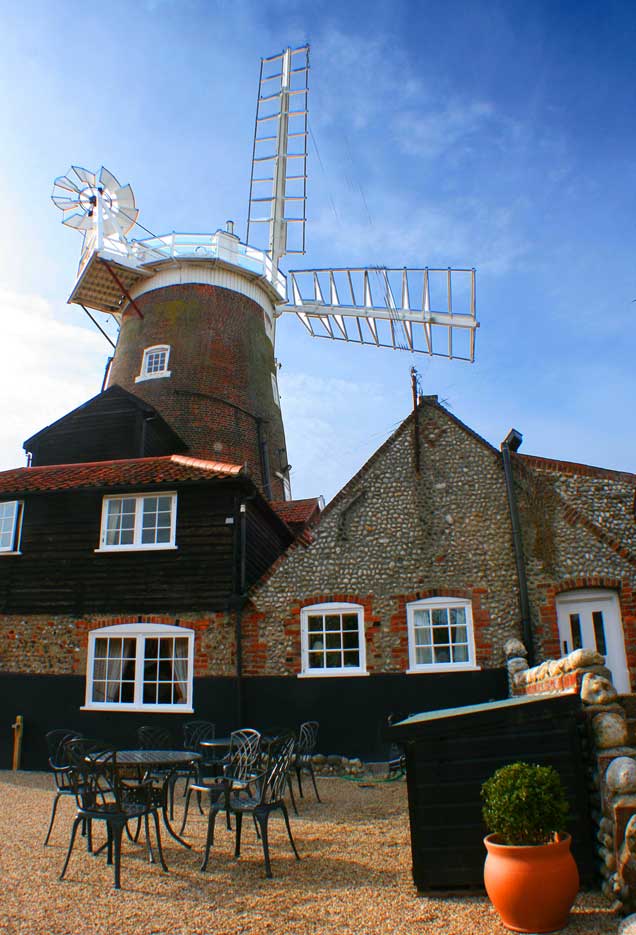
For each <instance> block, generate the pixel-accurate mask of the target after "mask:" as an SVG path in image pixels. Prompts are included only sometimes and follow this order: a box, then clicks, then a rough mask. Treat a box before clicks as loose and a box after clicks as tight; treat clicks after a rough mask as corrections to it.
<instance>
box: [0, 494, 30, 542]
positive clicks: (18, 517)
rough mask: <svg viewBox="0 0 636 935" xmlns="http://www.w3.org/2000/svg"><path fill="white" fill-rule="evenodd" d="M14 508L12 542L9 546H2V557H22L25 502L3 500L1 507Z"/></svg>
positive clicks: (0, 502)
mask: <svg viewBox="0 0 636 935" xmlns="http://www.w3.org/2000/svg"><path fill="white" fill-rule="evenodd" d="M6 506H12V507H13V517H9V519H11V522H12V525H11V542H10V543H9V545H8V546H6V545H0V555H21V554H22V553H21V551H20V540H21V538H22V517H23V515H24V501H23V500H1V501H0V507H6Z"/></svg>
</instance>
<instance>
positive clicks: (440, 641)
mask: <svg viewBox="0 0 636 935" xmlns="http://www.w3.org/2000/svg"><path fill="white" fill-rule="evenodd" d="M448 641H449V634H448V627H443V628H442V627H434V629H433V642H434V643H435V645H436V646H439V645H444V644H448Z"/></svg>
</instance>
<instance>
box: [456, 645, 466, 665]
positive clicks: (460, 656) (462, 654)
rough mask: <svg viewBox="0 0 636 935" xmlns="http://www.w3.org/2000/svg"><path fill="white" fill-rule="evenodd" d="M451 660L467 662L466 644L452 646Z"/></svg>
mask: <svg viewBox="0 0 636 935" xmlns="http://www.w3.org/2000/svg"><path fill="white" fill-rule="evenodd" d="M453 662H468V646H454V647H453Z"/></svg>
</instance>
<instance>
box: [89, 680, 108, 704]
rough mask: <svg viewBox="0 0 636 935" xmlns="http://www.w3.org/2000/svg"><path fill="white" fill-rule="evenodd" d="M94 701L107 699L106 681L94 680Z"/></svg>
mask: <svg viewBox="0 0 636 935" xmlns="http://www.w3.org/2000/svg"><path fill="white" fill-rule="evenodd" d="M91 700H92V701H105V700H106V682H101V681H100V682H95V681H94V682H93V696H92V699H91Z"/></svg>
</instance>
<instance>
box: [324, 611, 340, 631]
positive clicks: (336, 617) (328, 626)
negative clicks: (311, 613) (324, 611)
mask: <svg viewBox="0 0 636 935" xmlns="http://www.w3.org/2000/svg"><path fill="white" fill-rule="evenodd" d="M340 620H341V618H340V614H328V615H326V616H325V630H339V629H340Z"/></svg>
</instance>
